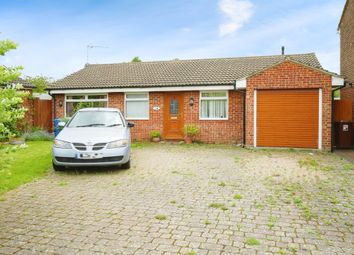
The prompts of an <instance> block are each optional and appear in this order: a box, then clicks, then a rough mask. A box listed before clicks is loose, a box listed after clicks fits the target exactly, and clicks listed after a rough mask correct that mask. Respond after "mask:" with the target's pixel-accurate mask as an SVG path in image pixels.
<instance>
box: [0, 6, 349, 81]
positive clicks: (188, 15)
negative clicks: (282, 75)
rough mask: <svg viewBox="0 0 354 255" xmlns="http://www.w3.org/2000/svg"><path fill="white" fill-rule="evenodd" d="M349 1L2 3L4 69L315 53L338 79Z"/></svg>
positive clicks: (51, 71) (52, 70)
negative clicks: (12, 45) (8, 43)
mask: <svg viewBox="0 0 354 255" xmlns="http://www.w3.org/2000/svg"><path fill="white" fill-rule="evenodd" d="M344 2H345V1H344V0H311V1H308V0H282V1H279V0H268V1H264V0H174V1H167V0H145V1H138V0H101V1H98V0H96V1H93V0H75V1H74V0H71V1H66V0H60V1H59V0H42V1H36V0H33V1H28V0H27V1H26V0H22V1H17V0H12V1H8V0H0V6H1V8H0V16H1V22H0V32H1V34H0V39H6V38H9V39H12V40H14V41H16V42H17V43H19V48H18V49H17V50H15V51H12V52H10V53H9V54H7V55H6V56H5V57H1V58H0V64H5V65H8V66H9V65H23V66H24V67H25V69H24V71H23V73H24V74H25V75H32V76H33V75H45V76H50V77H53V78H55V79H59V78H62V77H64V76H66V75H68V74H70V73H72V72H74V71H77V70H78V69H81V68H82V67H83V66H84V64H85V63H86V45H99V46H106V47H107V48H93V49H91V50H90V57H89V62H90V63H115V62H127V61H130V60H131V59H132V58H133V57H134V56H139V57H140V58H141V59H142V60H143V61H144V60H145V61H151V60H170V59H175V58H179V59H190V58H214V57H238V56H253V55H274V54H279V53H280V48H281V46H282V45H284V46H285V47H286V53H288V54H293V53H306V52H315V53H316V54H317V56H318V58H319V59H320V61H321V63H322V65H323V66H324V67H325V68H326V69H329V70H331V71H335V72H339V35H338V34H337V25H338V22H339V19H340V15H341V12H342V9H343V6H344Z"/></svg>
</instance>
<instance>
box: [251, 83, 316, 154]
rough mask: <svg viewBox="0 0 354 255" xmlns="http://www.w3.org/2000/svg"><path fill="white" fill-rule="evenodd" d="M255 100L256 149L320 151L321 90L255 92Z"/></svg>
mask: <svg viewBox="0 0 354 255" xmlns="http://www.w3.org/2000/svg"><path fill="white" fill-rule="evenodd" d="M254 99H255V107H254V118H255V119H254V128H255V136H254V144H255V146H257V147H291V148H310V149H317V148H319V149H320V148H321V146H322V144H321V143H322V141H321V140H322V139H321V136H322V134H321V133H322V132H321V130H322V127H320V125H321V124H320V123H321V122H322V120H321V115H322V114H319V113H320V112H322V90H321V89H276V90H255V91H254Z"/></svg>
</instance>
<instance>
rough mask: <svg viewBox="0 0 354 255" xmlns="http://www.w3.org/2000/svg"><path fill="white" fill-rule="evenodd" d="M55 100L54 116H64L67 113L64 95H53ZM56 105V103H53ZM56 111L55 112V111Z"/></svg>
mask: <svg viewBox="0 0 354 255" xmlns="http://www.w3.org/2000/svg"><path fill="white" fill-rule="evenodd" d="M60 101H61V102H62V103H63V105H62V106H61V107H60ZM53 102H55V107H53V113H54V114H53V117H54V118H56V119H57V118H64V117H65V113H64V109H65V108H64V102H65V100H64V95H55V96H53ZM53 106H54V104H53ZM54 111H55V112H54Z"/></svg>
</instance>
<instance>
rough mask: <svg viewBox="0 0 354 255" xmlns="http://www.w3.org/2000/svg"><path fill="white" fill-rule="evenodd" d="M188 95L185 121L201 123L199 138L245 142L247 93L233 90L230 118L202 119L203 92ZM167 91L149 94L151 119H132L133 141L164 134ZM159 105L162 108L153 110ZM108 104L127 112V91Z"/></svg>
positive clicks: (61, 110) (59, 111)
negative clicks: (191, 100)
mask: <svg viewBox="0 0 354 255" xmlns="http://www.w3.org/2000/svg"><path fill="white" fill-rule="evenodd" d="M181 93H183V94H184V124H190V123H193V124H196V125H198V126H200V128H201V132H200V135H199V136H198V137H197V138H196V139H197V140H199V141H202V142H206V143H242V139H243V138H242V128H243V103H242V101H243V95H242V93H241V92H235V91H229V118H228V120H199V91H194V92H181ZM163 95H164V93H163V92H150V93H149V108H150V112H149V119H148V120H131V122H133V123H135V127H134V128H132V130H131V132H132V139H133V140H148V139H150V132H151V131H153V130H159V131H160V132H161V133H163V107H164V105H163ZM191 96H193V97H194V102H195V104H194V105H193V106H189V98H190V97H191ZM55 97H56V100H55V102H56V118H60V117H64V106H63V107H59V101H60V100H62V101H63V103H64V95H56V96H55ZM154 106H159V107H160V109H159V110H153V107H154ZM108 107H115V108H118V109H119V110H120V111H121V112H122V113H123V114H124V93H109V95H108Z"/></svg>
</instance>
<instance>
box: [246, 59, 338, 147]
mask: <svg viewBox="0 0 354 255" xmlns="http://www.w3.org/2000/svg"><path fill="white" fill-rule="evenodd" d="M331 86H332V78H331V76H330V75H327V74H324V73H322V72H319V71H316V70H314V69H311V68H307V67H305V66H303V65H300V64H297V63H293V62H290V61H287V62H284V63H281V64H279V65H276V66H274V67H273V68H270V69H267V70H265V71H263V72H261V73H259V74H256V75H254V76H253V77H250V78H249V79H247V96H246V102H247V106H246V132H247V133H246V144H247V145H253V106H254V100H253V99H254V98H253V93H254V90H255V89H294V88H296V89H299V88H322V100H323V105H322V110H323V114H322V120H323V122H322V126H323V130H322V146H323V149H325V150H330V149H331V89H332V87H331Z"/></svg>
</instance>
